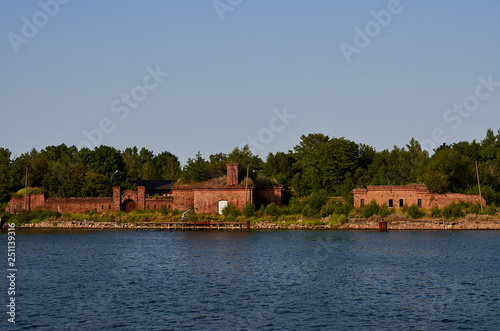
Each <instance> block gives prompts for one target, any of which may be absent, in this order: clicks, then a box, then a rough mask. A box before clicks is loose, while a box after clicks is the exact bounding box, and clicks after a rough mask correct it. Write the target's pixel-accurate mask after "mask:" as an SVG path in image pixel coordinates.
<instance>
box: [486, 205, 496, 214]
mask: <svg viewBox="0 0 500 331" xmlns="http://www.w3.org/2000/svg"><path fill="white" fill-rule="evenodd" d="M484 213H485V214H486V215H491V216H493V215H495V214H496V213H497V206H495V204H494V203H492V204H489V205H487V206H486V208H485V209H484Z"/></svg>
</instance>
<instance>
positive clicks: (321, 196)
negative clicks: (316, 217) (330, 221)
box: [307, 190, 328, 214]
mask: <svg viewBox="0 0 500 331" xmlns="http://www.w3.org/2000/svg"><path fill="white" fill-rule="evenodd" d="M327 201H328V193H327V192H326V191H325V190H320V191H317V192H313V193H311V195H310V196H309V198H307V204H308V205H309V207H311V209H312V211H313V212H314V214H317V213H319V212H320V210H321V208H323V206H324V205H325V204H326V202H327Z"/></svg>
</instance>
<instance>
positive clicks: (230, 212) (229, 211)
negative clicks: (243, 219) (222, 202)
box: [222, 205, 241, 222]
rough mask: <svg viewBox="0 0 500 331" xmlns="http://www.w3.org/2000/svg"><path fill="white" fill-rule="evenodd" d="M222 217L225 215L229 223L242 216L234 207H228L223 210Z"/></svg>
mask: <svg viewBox="0 0 500 331" xmlns="http://www.w3.org/2000/svg"><path fill="white" fill-rule="evenodd" d="M222 215H224V216H225V217H226V218H227V220H228V221H231V222H232V221H235V220H236V218H237V217H238V216H240V215H241V213H240V210H239V209H238V208H236V206H234V205H227V207H226V208H224V209H223V210H222Z"/></svg>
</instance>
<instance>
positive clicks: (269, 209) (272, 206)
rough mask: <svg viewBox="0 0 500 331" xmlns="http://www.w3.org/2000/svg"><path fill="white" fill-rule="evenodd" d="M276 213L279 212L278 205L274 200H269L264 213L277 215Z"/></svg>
mask: <svg viewBox="0 0 500 331" xmlns="http://www.w3.org/2000/svg"><path fill="white" fill-rule="evenodd" d="M278 213H279V208H278V205H276V204H275V203H274V202H271V203H270V204H268V205H267V207H266V215H269V216H277V215H278Z"/></svg>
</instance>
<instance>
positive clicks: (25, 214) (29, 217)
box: [12, 210, 61, 224]
mask: <svg viewBox="0 0 500 331" xmlns="http://www.w3.org/2000/svg"><path fill="white" fill-rule="evenodd" d="M59 217H61V214H59V213H58V212H56V211H44V210H35V211H27V210H21V211H19V213H17V214H16V215H15V216H13V217H12V220H13V221H14V222H15V223H17V224H25V223H30V222H31V221H33V220H37V221H39V222H42V221H45V220H50V219H56V218H59Z"/></svg>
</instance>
